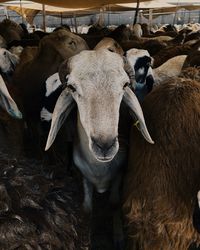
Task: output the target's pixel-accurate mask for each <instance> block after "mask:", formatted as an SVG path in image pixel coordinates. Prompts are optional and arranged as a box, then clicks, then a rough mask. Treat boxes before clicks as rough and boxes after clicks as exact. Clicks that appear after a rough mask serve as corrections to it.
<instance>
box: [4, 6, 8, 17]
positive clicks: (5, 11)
mask: <svg viewBox="0 0 200 250" xmlns="http://www.w3.org/2000/svg"><path fill="white" fill-rule="evenodd" d="M4 14H5V16H6V19H8V10H7V7H6V6H4Z"/></svg>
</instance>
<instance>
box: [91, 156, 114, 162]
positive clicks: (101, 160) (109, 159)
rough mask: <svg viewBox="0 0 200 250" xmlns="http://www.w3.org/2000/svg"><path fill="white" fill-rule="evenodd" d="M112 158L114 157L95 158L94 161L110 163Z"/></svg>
mask: <svg viewBox="0 0 200 250" xmlns="http://www.w3.org/2000/svg"><path fill="white" fill-rule="evenodd" d="M114 157H115V156H112V157H99V156H95V158H96V160H97V161H99V162H110V161H112V159H113V158H114Z"/></svg>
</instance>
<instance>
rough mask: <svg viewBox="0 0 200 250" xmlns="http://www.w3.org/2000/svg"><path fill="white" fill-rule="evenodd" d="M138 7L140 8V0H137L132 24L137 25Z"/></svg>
mask: <svg viewBox="0 0 200 250" xmlns="http://www.w3.org/2000/svg"><path fill="white" fill-rule="evenodd" d="M139 7H140V0H137V5H136V10H135V17H134V21H133V24H136V23H137V17H138V12H139Z"/></svg>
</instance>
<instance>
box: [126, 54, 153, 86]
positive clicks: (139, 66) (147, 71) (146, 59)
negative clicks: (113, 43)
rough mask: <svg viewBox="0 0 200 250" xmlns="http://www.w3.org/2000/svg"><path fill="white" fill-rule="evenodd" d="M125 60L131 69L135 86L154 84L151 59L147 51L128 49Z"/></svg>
mask: <svg viewBox="0 0 200 250" xmlns="http://www.w3.org/2000/svg"><path fill="white" fill-rule="evenodd" d="M126 58H127V60H128V62H129V64H130V65H131V67H132V70H133V73H134V76H135V82H136V85H138V87H139V86H142V85H144V84H145V83H146V84H147V85H148V84H150V83H149V82H150V81H151V84H153V83H154V78H153V72H152V68H151V66H152V64H153V59H152V57H151V56H150V55H149V52H148V51H147V50H142V49H130V50H128V51H127V52H126Z"/></svg>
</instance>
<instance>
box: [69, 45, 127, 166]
mask: <svg viewBox="0 0 200 250" xmlns="http://www.w3.org/2000/svg"><path fill="white" fill-rule="evenodd" d="M70 68H71V73H70V75H69V77H68V83H67V86H68V88H69V89H70V92H71V95H72V97H73V98H74V100H75V101H76V104H77V107H78V111H79V117H80V123H81V125H82V127H83V129H84V131H85V133H86V135H87V138H88V142H89V148H90V151H91V152H92V154H93V155H94V157H96V158H97V159H98V160H101V161H108V160H111V159H112V158H113V157H114V156H115V154H116V153H117V151H118V148H119V144H118V121H119V108H120V103H121V100H122V97H123V94H124V89H123V87H124V86H125V84H126V83H127V82H129V81H130V80H129V77H128V75H127V74H126V72H125V71H124V69H123V60H122V59H121V58H120V56H119V55H117V54H115V53H110V52H107V51H106V50H97V51H96V52H94V51H90V52H88V51H87V52H82V53H80V54H79V55H77V56H75V57H73V58H72V60H71V62H70Z"/></svg>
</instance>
